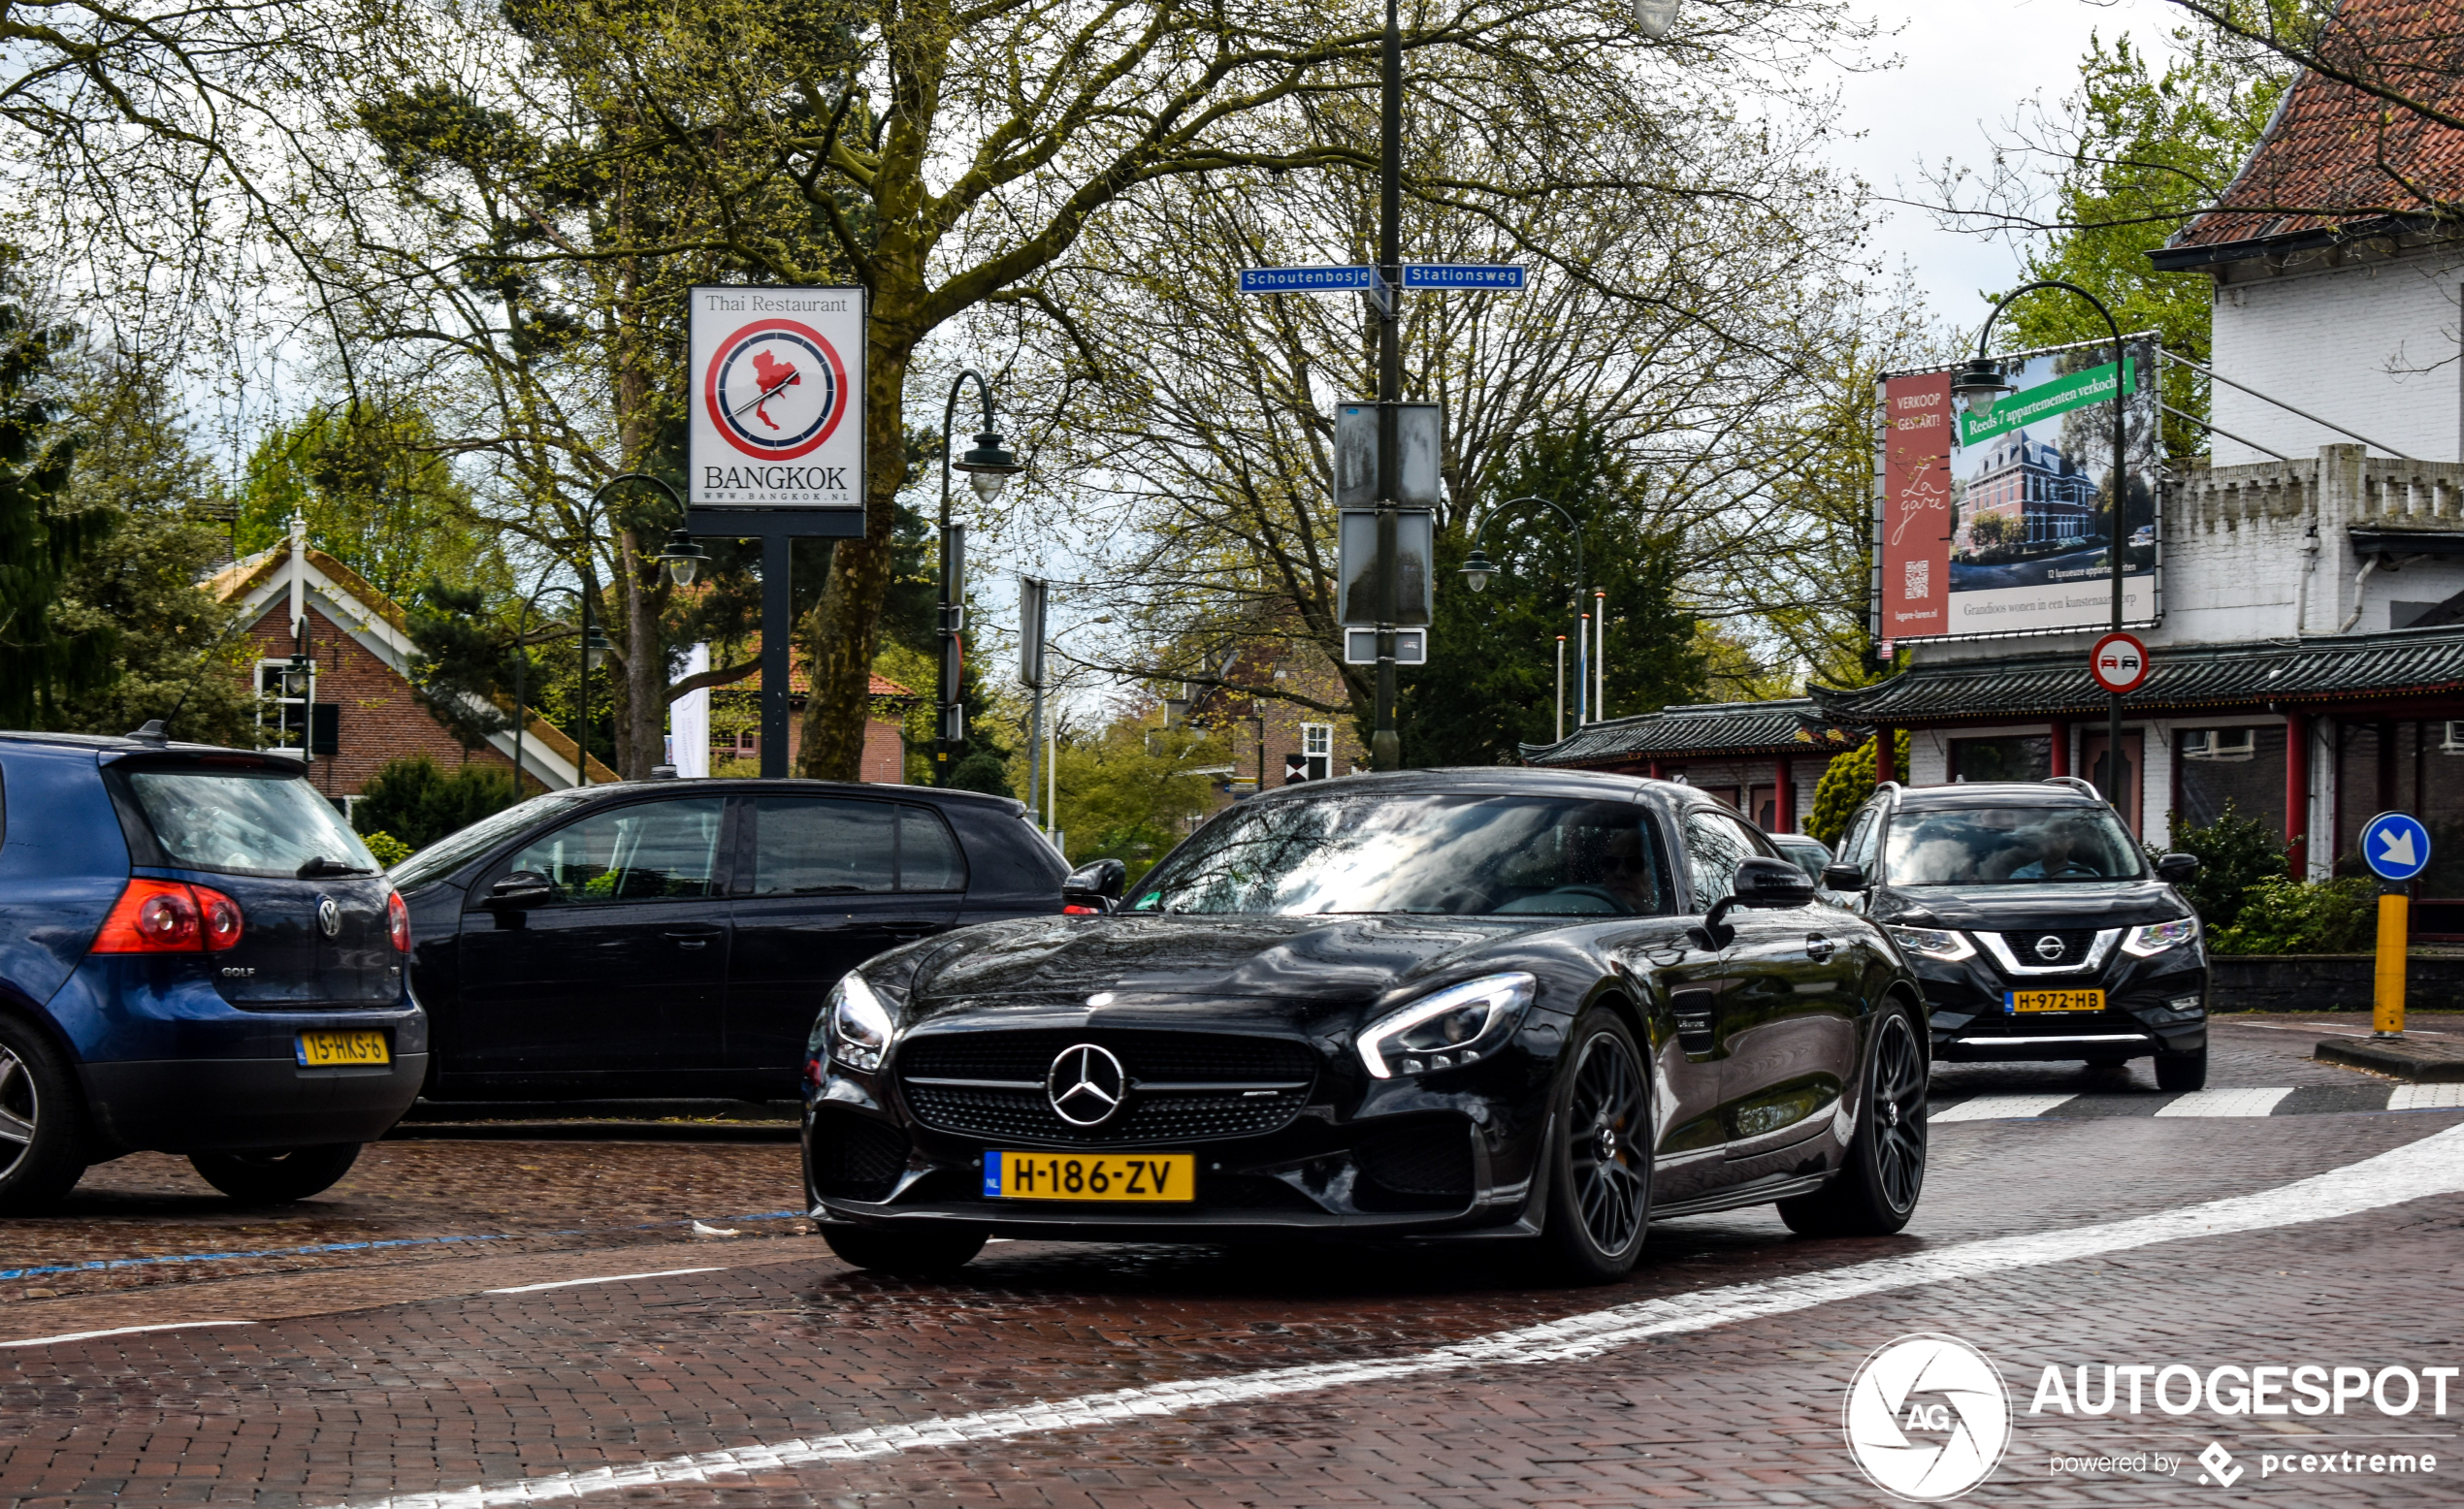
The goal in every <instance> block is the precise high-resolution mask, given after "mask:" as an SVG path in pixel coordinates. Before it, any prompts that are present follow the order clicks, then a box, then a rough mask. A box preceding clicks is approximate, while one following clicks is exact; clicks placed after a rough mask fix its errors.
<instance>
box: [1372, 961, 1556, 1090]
mask: <svg viewBox="0 0 2464 1509" xmlns="http://www.w3.org/2000/svg"><path fill="white" fill-rule="evenodd" d="M1536 985H1537V981H1535V980H1534V979H1532V977H1531V976H1529V975H1525V974H1522V973H1519V972H1517V973H1513V974H1507V975H1483V976H1481V977H1480V978H1479V979H1467V980H1465V981H1464V982H1463V983H1461V984H1459V985H1448V986H1446V987H1445V988H1444V989H1443V990H1440V991H1437V992H1435V993H1433V994H1430V995H1425V996H1422V997H1421V998H1420V999H1419V1000H1417V1001H1414V1002H1412V1003H1411V1004H1410V1006H1407V1007H1404V1008H1402V1009H1401V1010H1399V1011H1389V1012H1387V1013H1386V1014H1385V1015H1383V1016H1380V1017H1378V1019H1377V1020H1376V1021H1374V1022H1371V1023H1370V1024H1369V1025H1368V1026H1367V1027H1365V1028H1363V1029H1362V1030H1361V1034H1360V1061H1361V1062H1362V1063H1364V1064H1366V1065H1368V1066H1369V1072H1370V1073H1371V1074H1372V1075H1375V1076H1377V1077H1378V1078H1380V1079H1391V1078H1393V1077H1394V1075H1395V1070H1396V1069H1397V1068H1398V1067H1400V1068H1401V1069H1402V1071H1403V1072H1404V1073H1405V1074H1408V1075H1417V1074H1426V1073H1428V1072H1429V1071H1431V1070H1435V1069H1453V1068H1456V1067H1459V1066H1461V1065H1464V1064H1476V1063H1478V1062H1479V1061H1480V1060H1481V1059H1482V1058H1484V1057H1486V1056H1487V1055H1488V1054H1491V1053H1494V1052H1496V1051H1497V1044H1498V1043H1499V1041H1500V1040H1501V1039H1502V1038H1504V1037H1505V1035H1506V1034H1507V1033H1508V1032H1509V1031H1511V1030H1512V1024H1513V1023H1514V1022H1515V1021H1516V1020H1518V1019H1519V1018H1520V1017H1521V1016H1522V1014H1523V1008H1525V1007H1527V1006H1529V1005H1531V1004H1532V992H1533V990H1534V989H1535V988H1536Z"/></svg>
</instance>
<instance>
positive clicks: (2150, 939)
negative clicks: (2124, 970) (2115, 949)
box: [2122, 916, 2199, 959]
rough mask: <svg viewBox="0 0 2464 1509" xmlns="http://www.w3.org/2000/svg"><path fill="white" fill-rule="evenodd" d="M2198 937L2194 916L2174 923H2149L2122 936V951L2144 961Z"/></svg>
mask: <svg viewBox="0 0 2464 1509" xmlns="http://www.w3.org/2000/svg"><path fill="white" fill-rule="evenodd" d="M2198 936H2199V919H2198V918H2197V917H2194V916H2186V917H2183V918H2182V919H2181V920H2179V921H2175V922H2151V923H2149V924H2148V925H2147V926H2145V927H2134V928H2132V929H2130V931H2128V932H2126V933H2124V934H2123V935H2122V951H2123V952H2124V953H2135V954H2137V955H2138V956H2139V957H2141V958H2143V959H2144V958H2147V957H2149V956H2150V955H2153V954H2158V953H2162V952H2163V951H2164V950H2165V949H2167V948H2179V947H2182V946H2183V945H2184V944H2186V943H2189V942H2191V941H2192V940H2194V939H2196V938H2197V937H2198Z"/></svg>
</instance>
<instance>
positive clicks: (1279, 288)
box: [1241, 267, 1382, 294]
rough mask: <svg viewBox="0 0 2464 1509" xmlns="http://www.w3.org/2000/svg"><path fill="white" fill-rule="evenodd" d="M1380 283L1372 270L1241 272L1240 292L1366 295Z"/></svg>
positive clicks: (1354, 268)
mask: <svg viewBox="0 0 2464 1509" xmlns="http://www.w3.org/2000/svg"><path fill="white" fill-rule="evenodd" d="M1380 281H1382V279H1380V278H1379V277H1378V270H1377V269H1376V268H1374V267H1350V268H1243V269H1242V270H1241V292H1243V293H1245V294H1339V293H1364V294H1365V293H1368V292H1370V291H1371V290H1373V289H1375V288H1376V287H1377V286H1378V283H1379V282H1380Z"/></svg>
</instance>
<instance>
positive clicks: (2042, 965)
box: [2002, 927, 2096, 970]
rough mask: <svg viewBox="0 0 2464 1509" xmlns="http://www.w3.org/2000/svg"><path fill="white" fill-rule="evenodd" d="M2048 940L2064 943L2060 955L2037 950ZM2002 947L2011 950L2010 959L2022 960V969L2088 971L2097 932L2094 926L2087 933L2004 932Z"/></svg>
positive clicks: (2055, 930)
mask: <svg viewBox="0 0 2464 1509" xmlns="http://www.w3.org/2000/svg"><path fill="white" fill-rule="evenodd" d="M2048 938H2059V939H2060V940H2061V948H2062V951H2061V952H2060V953H2059V954H2052V955H2048V954H2043V953H2039V952H2037V951H2036V946H2037V945H2038V944H2039V943H2041V942H2043V941H2044V940H2045V939H2048ZM2002 944H2003V946H2004V947H2007V948H2009V949H2010V950H2011V957H2012V958H2014V959H2017V960H2018V961H2019V963H2020V967H2021V968H2022V969H2029V970H2058V969H2074V970H2075V969H2086V968H2087V967H2088V960H2089V959H2090V958H2091V956H2092V955H2093V954H2094V953H2095V951H2096V930H2095V929H2094V928H2092V927H2091V928H2087V929H2084V930H2075V929H2065V928H2044V927H2037V928H2029V929H2027V930H2026V932H2018V933H2004V934H2003V935H2002Z"/></svg>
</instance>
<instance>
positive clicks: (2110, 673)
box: [2088, 634, 2148, 696]
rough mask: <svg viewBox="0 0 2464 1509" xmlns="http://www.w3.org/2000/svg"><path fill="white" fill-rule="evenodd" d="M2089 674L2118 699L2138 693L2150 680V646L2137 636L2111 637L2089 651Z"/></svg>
mask: <svg viewBox="0 0 2464 1509" xmlns="http://www.w3.org/2000/svg"><path fill="white" fill-rule="evenodd" d="M2088 674H2089V675H2091V676H2093V677H2094V678H2096V685H2097V686H2099V687H2102V688H2104V689H2105V690H2107V691H2110V692H2112V693H2114V694H2115V695H2116V696H2124V695H2127V694H2129V693H2130V692H2133V691H2136V690H2139V684H2140V683H2141V682H2144V681H2146V680H2147V679H2148V647H2147V646H2146V645H2143V644H2141V643H2140V642H2139V636H2138V635H2136V634H2107V635H2105V637H2103V638H2102V639H2099V640H2097V641H2096V644H2095V648H2093V649H2091V650H2090V651H2089V652H2088Z"/></svg>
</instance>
